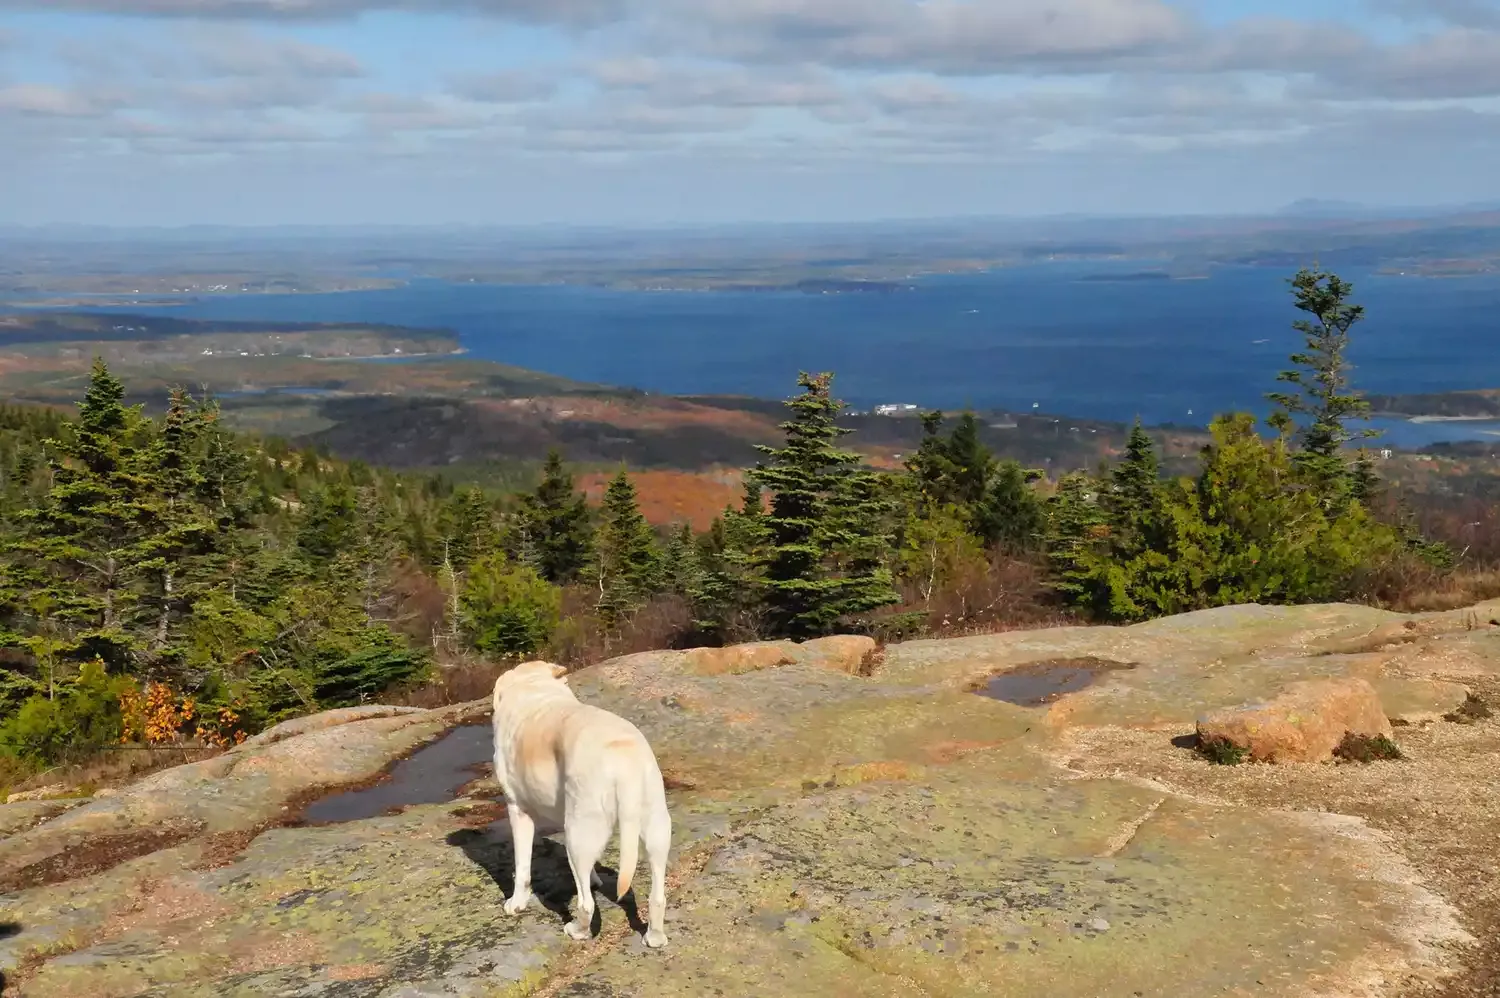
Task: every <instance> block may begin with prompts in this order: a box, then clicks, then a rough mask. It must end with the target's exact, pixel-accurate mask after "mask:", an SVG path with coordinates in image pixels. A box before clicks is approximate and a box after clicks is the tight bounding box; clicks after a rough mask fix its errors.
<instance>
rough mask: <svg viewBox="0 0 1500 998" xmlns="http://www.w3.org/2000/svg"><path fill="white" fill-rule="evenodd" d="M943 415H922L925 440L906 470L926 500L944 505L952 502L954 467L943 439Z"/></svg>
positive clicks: (907, 461) (918, 446)
mask: <svg viewBox="0 0 1500 998" xmlns="http://www.w3.org/2000/svg"><path fill="white" fill-rule="evenodd" d="M942 429H943V414H942V413H941V412H936V411H934V412H924V413H923V414H922V442H921V443H919V444H918V445H917V449H916V451H914V452H913V453H912V455H911V456H910V457H909V458H907V459H906V473H907V474H908V475H909V476H911V479H912V482H913V483H914V484H915V485H916V487H917V492H918V494H919V495H920V496H921V497H922V499H923V500H924V501H926V502H932V503H937V504H938V505H942V504H943V503H945V502H947V501H948V481H949V479H950V477H951V475H952V470H953V469H952V467H951V466H950V463H949V460H948V446H947V445H948V442H947V441H946V440H944V439H943V434H942Z"/></svg>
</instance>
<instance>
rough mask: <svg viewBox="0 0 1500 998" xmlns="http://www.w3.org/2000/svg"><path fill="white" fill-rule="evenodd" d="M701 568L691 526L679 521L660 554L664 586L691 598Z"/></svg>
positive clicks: (700, 580) (697, 587)
mask: <svg viewBox="0 0 1500 998" xmlns="http://www.w3.org/2000/svg"><path fill="white" fill-rule="evenodd" d="M702 576H703V569H702V566H701V565H700V564H699V561H698V543H697V539H696V538H695V537H693V528H692V526H691V525H689V524H686V523H679V524H678V525H677V529H676V530H674V531H672V535H671V537H669V538H668V539H667V549H666V552H665V553H664V554H663V556H662V577H663V579H664V581H665V584H666V588H667V589H668V590H670V591H671V592H674V593H676V594H677V595H679V596H682V597H684V598H686V599H689V600H691V599H692V598H693V596H694V594H695V593H697V592H698V589H699V587H700V585H701V583H702Z"/></svg>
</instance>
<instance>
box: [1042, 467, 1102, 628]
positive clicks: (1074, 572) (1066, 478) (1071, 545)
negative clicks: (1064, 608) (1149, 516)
mask: <svg viewBox="0 0 1500 998" xmlns="http://www.w3.org/2000/svg"><path fill="white" fill-rule="evenodd" d="M1098 489H1099V484H1098V482H1096V481H1095V480H1094V479H1093V478H1092V477H1091V476H1090V475H1088V474H1087V473H1086V472H1082V471H1075V472H1070V473H1068V474H1066V475H1063V476H1062V477H1061V478H1060V479H1058V482H1057V491H1056V492H1055V493H1053V495H1052V497H1051V498H1050V499H1049V500H1047V531H1046V549H1047V557H1048V560H1049V561H1050V562H1051V564H1052V570H1053V574H1054V576H1055V578H1056V581H1055V583H1054V587H1055V588H1056V589H1057V591H1058V592H1059V593H1061V594H1062V595H1063V596H1065V597H1066V598H1068V599H1069V600H1072V601H1074V602H1080V603H1086V602H1088V601H1089V600H1091V599H1092V598H1093V592H1094V580H1093V578H1092V577H1091V575H1090V572H1089V558H1088V555H1089V553H1090V551H1092V550H1093V549H1094V548H1095V547H1096V546H1097V544H1098V542H1099V539H1100V538H1101V537H1102V536H1103V535H1104V531H1105V530H1106V529H1107V528H1106V526H1105V514H1104V510H1103V509H1102V508H1101V507H1100V505H1099V501H1098Z"/></svg>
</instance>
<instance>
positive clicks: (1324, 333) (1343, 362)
mask: <svg viewBox="0 0 1500 998" xmlns="http://www.w3.org/2000/svg"><path fill="white" fill-rule="evenodd" d="M1290 283H1291V285H1292V291H1293V297H1294V302H1295V304H1296V307H1297V308H1298V309H1299V310H1300V311H1303V312H1306V313H1308V314H1309V315H1310V316H1312V318H1311V319H1299V320H1298V321H1297V322H1295V323H1293V324H1292V328H1294V329H1296V330H1297V331H1298V332H1299V333H1301V334H1302V335H1303V337H1304V340H1305V344H1304V347H1303V349H1302V350H1301V351H1299V352H1297V353H1294V354H1292V356H1291V362H1292V363H1293V364H1294V365H1296V367H1295V368H1293V369H1292V370H1288V371H1283V372H1281V374H1279V375H1277V378H1276V380H1278V381H1284V382H1286V383H1287V384H1289V385H1292V386H1293V389H1294V390H1289V391H1285V392H1271V393H1269V394H1268V395H1267V396H1266V397H1267V398H1268V399H1269V400H1270V401H1272V402H1274V403H1275V404H1276V405H1277V406H1279V409H1278V410H1277V411H1276V412H1275V413H1273V414H1272V416H1271V418H1270V423H1271V425H1272V426H1273V427H1275V428H1277V429H1279V430H1281V431H1282V432H1288V431H1290V430H1291V429H1292V428H1293V427H1295V426H1296V425H1297V421H1298V419H1301V420H1302V421H1303V425H1302V426H1301V427H1300V429H1299V430H1298V431H1297V439H1298V443H1299V444H1300V445H1301V449H1300V450H1299V451H1298V453H1297V454H1296V455H1295V456H1294V457H1293V463H1294V464H1295V465H1296V466H1297V467H1298V468H1300V469H1302V470H1304V471H1306V472H1307V473H1308V474H1309V475H1310V476H1311V478H1312V480H1313V482H1314V483H1315V485H1316V486H1317V487H1318V489H1319V491H1320V492H1321V493H1322V495H1323V497H1324V501H1325V502H1326V503H1328V504H1329V505H1332V506H1338V505H1341V504H1342V503H1343V502H1344V501H1346V500H1347V499H1348V498H1349V497H1350V491H1351V489H1352V488H1353V487H1354V484H1353V482H1352V476H1351V472H1350V468H1349V463H1348V460H1347V458H1346V456H1345V455H1344V453H1343V450H1344V448H1345V446H1346V445H1347V444H1348V443H1349V442H1350V441H1351V440H1354V439H1356V438H1361V439H1368V438H1371V437H1374V436H1377V435H1378V431H1375V430H1369V429H1365V430H1360V431H1358V432H1357V433H1356V432H1353V431H1351V430H1350V429H1349V428H1348V426H1347V425H1346V424H1347V423H1348V422H1349V421H1350V420H1362V419H1368V418H1369V415H1370V403H1369V402H1368V401H1366V400H1365V399H1364V398H1363V397H1362V396H1361V395H1360V394H1359V393H1357V392H1355V391H1353V390H1352V389H1351V388H1350V387H1349V365H1348V361H1347V359H1346V356H1345V355H1346V353H1347V351H1348V348H1349V330H1350V329H1351V328H1352V327H1353V326H1354V324H1355V323H1357V322H1359V321H1360V320H1361V319H1363V318H1364V314H1365V310H1364V306H1362V305H1353V304H1350V303H1349V295H1350V294H1351V293H1352V292H1353V290H1354V289H1353V286H1352V285H1350V284H1349V283H1348V282H1346V281H1343V280H1340V279H1339V277H1338V276H1337V275H1335V274H1331V273H1327V272H1324V271H1320V270H1308V269H1306V268H1304V269H1302V270H1299V271H1298V272H1297V274H1296V275H1295V276H1294V277H1292V278H1291V281H1290Z"/></svg>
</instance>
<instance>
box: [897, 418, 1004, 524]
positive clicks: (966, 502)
mask: <svg viewBox="0 0 1500 998" xmlns="http://www.w3.org/2000/svg"><path fill="white" fill-rule="evenodd" d="M942 425H943V414H942V413H940V412H929V413H925V414H924V415H923V416H922V442H921V443H920V444H918V445H917V450H916V452H915V453H914V454H912V456H911V457H910V458H908V459H907V461H906V470H907V473H908V474H909V475H910V476H911V478H912V480H913V481H914V482H915V483H916V485H917V488H918V491H919V493H920V495H921V496H922V498H923V500H924V501H926V502H929V503H932V504H934V505H936V506H948V505H955V506H960V507H963V508H965V509H974V508H976V507H978V506H979V505H980V504H981V503H982V502H983V501H984V494H985V490H986V488H987V487H988V485H989V483H990V478H991V476H992V475H993V474H994V471H995V456H994V454H992V453H991V452H990V449H989V448H988V447H986V446H985V445H984V442H983V441H982V440H980V439H979V420H978V418H977V417H976V416H975V415H974V414H973V413H972V412H965V413H964V414H963V415H962V416H960V417H959V419H958V422H957V423H956V424H955V425H954V427H953V429H952V430H950V431H949V433H948V435H947V436H946V437H945V436H943V435H942V432H941V430H942Z"/></svg>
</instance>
